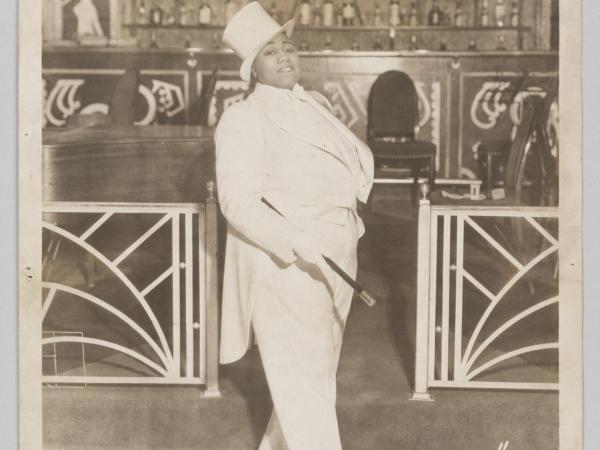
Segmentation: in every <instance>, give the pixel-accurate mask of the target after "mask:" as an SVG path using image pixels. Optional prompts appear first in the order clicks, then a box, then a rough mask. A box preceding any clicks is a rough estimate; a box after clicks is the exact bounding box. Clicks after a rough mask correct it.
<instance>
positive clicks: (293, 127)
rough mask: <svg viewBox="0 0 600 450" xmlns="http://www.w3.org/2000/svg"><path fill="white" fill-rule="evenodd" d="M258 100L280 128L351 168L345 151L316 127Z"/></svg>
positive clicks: (266, 113) (267, 114)
mask: <svg viewBox="0 0 600 450" xmlns="http://www.w3.org/2000/svg"><path fill="white" fill-rule="evenodd" d="M307 97H308V96H307ZM257 100H258V103H259V104H260V107H261V108H262V109H263V110H264V112H265V115H266V116H267V117H268V118H269V120H271V121H272V122H273V123H274V124H275V125H277V126H278V127H279V128H281V129H282V130H284V131H286V132H288V133H290V135H292V136H294V137H296V138H298V139H300V140H302V141H304V142H306V143H307V144H310V145H311V146H314V147H316V148H318V149H319V150H322V151H324V152H327V153H329V154H330V155H332V156H333V157H334V158H336V159H338V160H339V161H340V162H341V163H342V164H344V166H346V167H347V168H348V169H350V167H349V165H348V161H347V159H346V155H345V152H343V151H340V149H339V148H338V147H337V145H335V143H334V142H333V141H332V140H331V139H329V138H328V137H327V136H325V135H324V134H323V133H321V132H320V131H319V130H318V129H317V128H316V127H312V126H311V127H307V126H305V125H304V123H305V122H304V121H302V120H298V118H297V117H294V115H293V114H282V113H280V112H278V111H277V110H275V109H274V108H271V107H269V105H268V104H267V103H266V102H264V101H263V100H262V99H260V98H258V97H257ZM311 104H312V102H311Z"/></svg>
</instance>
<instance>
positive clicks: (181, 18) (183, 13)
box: [177, 1, 188, 26]
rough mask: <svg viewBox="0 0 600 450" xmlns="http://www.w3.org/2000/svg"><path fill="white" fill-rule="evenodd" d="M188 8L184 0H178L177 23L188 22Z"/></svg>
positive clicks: (185, 23) (184, 23) (183, 23)
mask: <svg viewBox="0 0 600 450" xmlns="http://www.w3.org/2000/svg"><path fill="white" fill-rule="evenodd" d="M187 14H188V10H187V6H186V4H185V2H184V1H179V2H178V4H177V23H178V24H179V25H183V26H185V25H187V24H188V16H187Z"/></svg>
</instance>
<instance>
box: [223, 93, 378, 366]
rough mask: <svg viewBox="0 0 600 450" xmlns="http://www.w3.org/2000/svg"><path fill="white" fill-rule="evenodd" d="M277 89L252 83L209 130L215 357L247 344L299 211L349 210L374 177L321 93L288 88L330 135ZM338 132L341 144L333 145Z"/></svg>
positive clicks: (363, 149)
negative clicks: (221, 236) (220, 221)
mask: <svg viewBox="0 0 600 450" xmlns="http://www.w3.org/2000/svg"><path fill="white" fill-rule="evenodd" d="M278 91H279V92H278ZM281 91H282V90H280V89H277V88H273V87H270V86H264V85H260V84H259V85H257V88H256V90H255V92H254V93H252V94H251V95H250V96H249V97H248V98H247V99H246V100H245V101H243V102H240V103H237V104H235V105H233V106H231V107H230V108H228V109H227V110H226V111H225V113H224V114H223V116H222V117H221V120H220V122H219V124H218V127H217V130H216V133H215V142H216V173H217V192H218V197H219V203H220V207H221V210H222V212H223V214H224V216H225V218H226V219H227V222H228V230H227V248H226V254H225V273H224V283H223V302H222V320H221V348H220V361H221V363H230V362H233V361H236V360H237V359H239V358H241V357H242V356H243V355H244V353H245V352H246V350H247V349H248V346H249V332H250V321H251V317H252V310H253V305H254V300H255V299H256V298H258V296H260V295H263V292H261V279H262V274H264V269H265V267H266V265H273V264H275V265H279V266H280V267H284V266H285V265H287V264H291V263H293V262H294V261H295V259H296V257H295V255H294V253H293V250H292V242H294V240H295V237H296V235H297V234H298V233H300V232H301V231H302V228H301V225H299V222H300V221H298V220H296V219H297V218H298V217H299V215H301V214H302V213H303V211H310V214H319V207H321V206H323V207H328V206H338V207H346V208H352V209H354V210H355V205H356V199H358V200H360V201H362V202H363V203H366V201H367V198H368V195H369V192H370V190H371V186H372V183H373V156H372V153H371V151H370V150H369V148H368V147H367V146H366V145H365V144H364V143H363V142H362V141H361V140H359V139H358V138H357V137H356V136H355V135H354V134H353V133H352V132H351V131H350V130H349V129H348V128H347V127H346V126H345V125H344V124H342V123H341V122H340V121H339V120H338V119H337V118H336V117H335V116H333V114H331V112H330V111H329V110H328V109H327V108H325V107H323V106H322V105H321V104H320V103H319V102H318V101H316V100H315V98H314V97H313V95H314V96H320V94H318V93H315V94H312V95H307V93H305V92H304V90H303V89H302V88H301V87H300V86H296V88H294V91H293V93H295V95H297V96H300V97H301V98H302V99H303V101H305V102H308V103H309V104H310V105H311V106H312V107H313V108H315V109H316V110H317V111H318V112H319V113H320V114H321V116H322V117H323V118H324V119H325V120H326V121H328V124H331V125H333V127H329V129H333V130H335V133H334V134H336V136H337V138H336V139H334V138H333V137H332V136H328V135H327V133H319V132H316V129H315V128H314V127H312V126H310V125H309V122H306V121H303V120H302V119H303V118H302V117H298V116H294V114H290V113H289V110H288V109H287V108H288V105H287V104H286V102H285V101H282V99H285V95H291V94H290V91H286V92H285V95H284V96H283V97H282V94H283V93H282V92H281ZM321 97H322V96H321ZM292 101H293V99H292ZM326 128H327V127H326ZM340 136H341V137H342V141H343V142H345V143H346V145H345V148H340V145H339V142H340ZM352 152H355V154H352ZM349 177H350V178H349ZM263 197H264V198H266V199H268V201H269V202H270V203H271V204H273V205H274V206H275V207H276V208H277V209H278V210H279V211H280V212H281V213H282V214H283V215H284V216H285V218H284V217H281V216H280V215H279V214H277V213H276V212H275V211H273V210H272V209H271V208H269V207H268V206H267V205H266V204H265V203H263V202H262V201H261V198H263ZM307 206H308V207H310V208H309V209H304V210H303V208H304V207H307ZM315 207H316V208H315ZM322 210H323V211H326V208H323V209H322ZM356 217H358V216H356ZM312 218H314V217H312ZM318 219H322V220H325V221H327V220H330V219H329V218H328V217H326V216H323V217H319V218H318ZM332 220H335V219H332ZM358 220H360V219H358Z"/></svg>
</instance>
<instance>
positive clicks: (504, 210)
mask: <svg viewBox="0 0 600 450" xmlns="http://www.w3.org/2000/svg"><path fill="white" fill-rule="evenodd" d="M431 213H432V214H435V215H450V216H457V215H461V216H464V215H472V216H502V217H522V216H534V217H558V214H559V213H558V207H556V206H488V205H481V206H476V205H431Z"/></svg>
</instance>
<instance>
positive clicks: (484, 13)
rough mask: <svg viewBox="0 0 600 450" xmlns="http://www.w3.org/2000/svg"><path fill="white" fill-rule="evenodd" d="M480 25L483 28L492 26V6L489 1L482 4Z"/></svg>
mask: <svg viewBox="0 0 600 450" xmlns="http://www.w3.org/2000/svg"><path fill="white" fill-rule="evenodd" d="M479 23H480V25H481V26H482V27H489V26H490V6H489V2H488V0H483V1H482V2H481V17H480V19H479Z"/></svg>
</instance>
